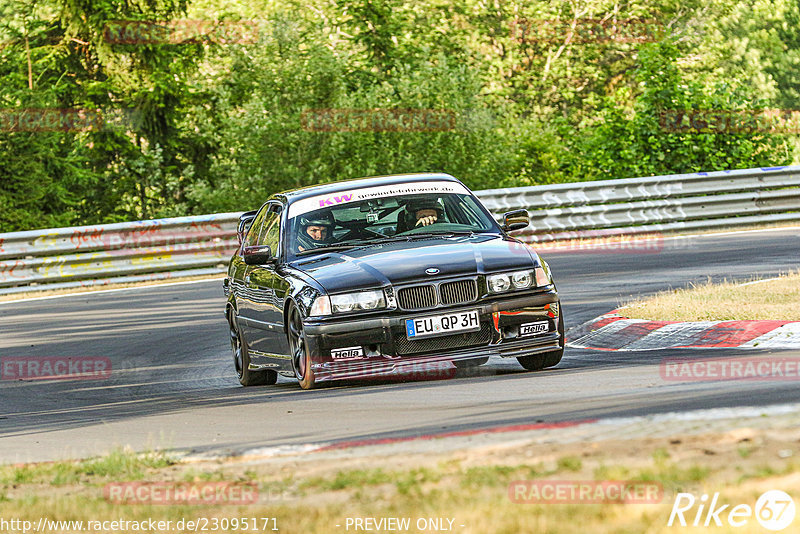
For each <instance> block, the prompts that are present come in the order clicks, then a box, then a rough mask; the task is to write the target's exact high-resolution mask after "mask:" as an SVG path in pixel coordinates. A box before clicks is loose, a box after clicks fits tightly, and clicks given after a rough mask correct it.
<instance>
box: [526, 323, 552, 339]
mask: <svg viewBox="0 0 800 534" xmlns="http://www.w3.org/2000/svg"><path fill="white" fill-rule="evenodd" d="M548 330H550V321H537V322H535V323H525V324H521V325H519V335H520V336H535V335H536V334H544V333H545V332H547V331H548Z"/></svg>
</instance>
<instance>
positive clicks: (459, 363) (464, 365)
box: [453, 356, 489, 369]
mask: <svg viewBox="0 0 800 534" xmlns="http://www.w3.org/2000/svg"><path fill="white" fill-rule="evenodd" d="M488 361H489V357H488V356H486V357H484V358H473V359H471V360H456V361H454V362H453V365H455V366H456V367H457V368H459V369H469V368H471V367H478V366H480V365H483V364H485V363H486V362H488Z"/></svg>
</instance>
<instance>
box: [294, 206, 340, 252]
mask: <svg viewBox="0 0 800 534" xmlns="http://www.w3.org/2000/svg"><path fill="white" fill-rule="evenodd" d="M299 224H300V231H299V233H298V234H297V249H298V251H300V252H302V251H304V250H309V249H312V248H316V247H324V246H327V245H329V244H331V242H332V238H333V226H334V220H333V214H331V212H330V211H325V212H322V213H317V214H311V215H301V216H300V220H299Z"/></svg>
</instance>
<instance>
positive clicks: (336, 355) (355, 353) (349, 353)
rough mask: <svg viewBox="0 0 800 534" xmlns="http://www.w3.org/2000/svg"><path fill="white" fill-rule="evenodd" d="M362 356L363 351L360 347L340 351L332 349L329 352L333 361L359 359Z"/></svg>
mask: <svg viewBox="0 0 800 534" xmlns="http://www.w3.org/2000/svg"><path fill="white" fill-rule="evenodd" d="M362 356H364V349H363V348H361V347H345V348H342V349H333V350H332V351H331V358H333V359H334V360H350V359H353V358H361V357H362Z"/></svg>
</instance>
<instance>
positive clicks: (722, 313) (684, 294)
mask: <svg viewBox="0 0 800 534" xmlns="http://www.w3.org/2000/svg"><path fill="white" fill-rule="evenodd" d="M620 313H621V314H622V315H624V316H625V317H630V318H631V319H646V320H650V321H746V320H785V321H800V271H798V272H794V273H789V274H786V275H783V276H780V277H779V278H777V279H774V280H770V279H766V280H753V281H751V282H749V283H745V284H743V283H742V282H722V283H711V282H706V283H704V284H699V285H692V286H691V287H688V288H685V289H675V290H672V291H664V292H661V293H657V294H656V295H654V296H652V297H649V298H646V299H641V300H634V301H629V302H627V303H624V305H623V306H622V308H621V311H620Z"/></svg>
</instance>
